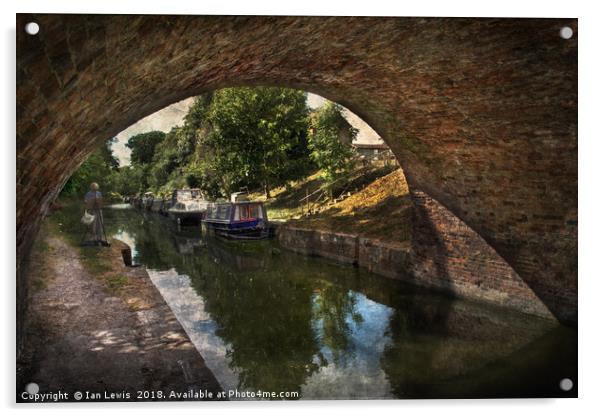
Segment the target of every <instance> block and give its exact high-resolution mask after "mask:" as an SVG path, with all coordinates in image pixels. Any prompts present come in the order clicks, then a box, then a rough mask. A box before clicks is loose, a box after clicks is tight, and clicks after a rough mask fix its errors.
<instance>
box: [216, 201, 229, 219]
mask: <svg viewBox="0 0 602 417" xmlns="http://www.w3.org/2000/svg"><path fill="white" fill-rule="evenodd" d="M215 218H216V219H218V220H230V206H229V205H226V204H224V205H221V206H217V213H216V215H215Z"/></svg>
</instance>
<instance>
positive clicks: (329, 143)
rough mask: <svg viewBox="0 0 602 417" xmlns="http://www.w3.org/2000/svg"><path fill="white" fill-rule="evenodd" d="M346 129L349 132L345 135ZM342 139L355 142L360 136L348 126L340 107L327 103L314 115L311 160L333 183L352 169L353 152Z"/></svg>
mask: <svg viewBox="0 0 602 417" xmlns="http://www.w3.org/2000/svg"><path fill="white" fill-rule="evenodd" d="M344 129H347V130H348V131H347V132H344V131H343V130H344ZM343 136H346V137H348V138H349V139H350V141H349V142H352V141H353V139H355V137H356V136H357V129H355V128H353V127H351V126H350V125H349V124H348V123H346V121H345V119H344V118H343V115H342V107H341V106H339V105H338V104H336V103H333V102H328V103H327V104H325V105H324V106H322V107H321V108H320V109H318V110H317V111H316V112H315V113H313V114H312V116H311V121H310V135H309V149H310V150H311V157H312V159H313V161H314V162H315V163H316V165H317V166H318V167H319V168H320V169H322V170H323V171H324V174H325V177H326V179H327V180H328V181H331V182H332V181H334V180H335V179H337V178H338V177H339V176H340V175H342V174H344V173H345V172H346V171H347V170H348V169H349V168H350V167H351V162H350V158H351V156H353V149H352V148H351V146H350V144H348V143H344V142H343V141H341V138H342V137H343Z"/></svg>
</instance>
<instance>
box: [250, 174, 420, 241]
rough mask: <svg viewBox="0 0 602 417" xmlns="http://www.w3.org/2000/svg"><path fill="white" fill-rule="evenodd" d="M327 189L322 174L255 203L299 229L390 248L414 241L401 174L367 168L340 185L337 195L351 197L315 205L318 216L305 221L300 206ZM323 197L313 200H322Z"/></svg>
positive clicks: (407, 198) (405, 186)
mask: <svg viewBox="0 0 602 417" xmlns="http://www.w3.org/2000/svg"><path fill="white" fill-rule="evenodd" d="M325 187H326V182H325V181H324V180H323V179H322V177H321V172H319V171H318V172H315V173H314V174H312V175H310V176H309V177H307V178H305V179H303V180H300V181H297V182H295V183H291V184H289V185H288V186H287V187H280V188H276V189H273V190H272V191H271V194H272V196H271V198H269V199H266V198H265V196H264V195H262V194H253V195H251V198H252V199H255V200H261V201H264V202H265V205H266V208H267V211H268V216H269V218H270V220H285V221H288V222H290V223H291V224H295V225H298V226H301V227H309V228H316V229H322V230H330V231H334V232H344V233H353V234H360V235H362V236H364V237H369V238H374V239H379V240H383V241H389V242H405V241H407V240H409V238H410V226H411V216H412V211H411V200H410V196H409V189H408V185H407V183H406V180H405V177H404V175H403V172H402V170H401V169H400V168H395V167H371V168H370V167H369V168H368V169H367V170H365V171H361V172H359V173H358V174H357V175H356V176H351V177H350V178H349V179H347V180H346V181H342V182H341V183H340V184H338V185H337V188H336V189H335V190H334V191H333V195H334V196H335V197H336V196H338V195H340V194H341V193H343V192H344V193H347V192H349V193H350V194H351V195H350V196H349V197H347V198H345V199H342V200H341V201H332V200H329V199H327V198H323V199H322V200H321V201H319V202H316V203H313V200H312V204H311V207H312V208H313V211H314V213H313V214H311V215H309V216H306V215H304V213H306V212H307V207H306V204H305V202H304V201H301V200H302V199H303V198H304V197H306V196H307V195H308V194H312V193H314V192H316V190H319V189H321V188H325ZM319 194H320V192H316V193H315V194H314V195H315V196H316V197H318V196H319Z"/></svg>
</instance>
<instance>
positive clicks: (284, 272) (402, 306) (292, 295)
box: [107, 211, 545, 398]
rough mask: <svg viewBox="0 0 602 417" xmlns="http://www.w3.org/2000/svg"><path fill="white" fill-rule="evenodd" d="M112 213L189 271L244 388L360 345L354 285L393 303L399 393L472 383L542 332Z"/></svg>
mask: <svg viewBox="0 0 602 417" xmlns="http://www.w3.org/2000/svg"><path fill="white" fill-rule="evenodd" d="M111 216H116V217H113V219H112V220H110V218H111ZM111 216H108V217H109V220H108V222H107V223H108V227H109V228H113V227H118V228H120V229H122V230H125V231H127V232H128V233H129V234H130V235H131V236H132V237H134V238H135V240H136V246H137V250H138V253H139V259H138V262H140V263H143V264H144V265H146V266H148V267H150V268H154V269H170V268H175V269H176V270H177V271H178V273H180V274H186V275H188V276H189V277H190V278H191V281H192V285H193V287H194V288H195V290H196V291H197V293H198V294H199V295H201V296H202V297H203V299H204V300H205V309H206V310H207V312H208V313H209V314H210V315H211V317H212V318H213V320H214V321H215V322H216V324H217V327H218V330H217V334H218V336H220V337H221V338H222V339H223V341H224V342H225V343H226V344H227V345H228V346H230V347H231V350H230V352H228V357H229V359H230V362H231V365H232V366H233V367H236V368H238V371H239V375H240V382H241V387H242V388H253V389H262V390H269V391H272V390H278V391H281V390H299V389H300V387H301V386H302V385H303V384H304V382H305V381H306V380H307V378H308V377H309V376H311V375H312V374H313V373H315V372H316V371H318V370H319V369H320V367H322V366H326V365H328V362H329V361H332V362H334V363H335V364H336V365H337V366H338V365H341V366H343V365H345V364H346V361H347V360H348V359H351V358H353V354H354V352H355V349H356V347H355V346H354V345H353V331H354V330H355V329H356V328H357V327H358V326H361V325H362V320H363V318H362V316H361V315H360V314H359V312H358V311H357V294H358V293H361V294H365V295H366V296H367V297H368V298H369V299H372V300H374V301H376V302H379V303H381V304H384V305H388V306H392V307H394V312H393V314H392V315H391V317H390V320H389V323H388V330H387V336H388V338H389V339H390V342H389V343H387V345H386V346H385V349H384V352H383V353H382V355H381V357H380V366H381V368H382V370H383V371H384V372H385V373H386V374H387V379H388V380H389V383H390V385H391V388H392V391H393V393H394V394H395V395H396V396H397V397H402V398H404V397H405V398H408V397H414V398H420V397H436V396H439V397H444V396H458V395H461V394H464V395H470V393H471V392H477V388H474V384H472V385H471V381H472V382H475V381H479V380H486V376H487V375H485V374H482V375H481V374H475V372H477V373H478V372H481V371H480V370H481V369H485V366H488V364H495V363H498V362H499V360H501V359H503V358H505V357H507V356H508V355H510V354H512V352H514V351H516V350H517V349H519V348H520V347H521V346H524V345H525V344H526V343H528V342H529V341H530V340H532V339H533V338H534V337H535V336H536V335H540V334H542V332H544V330H545V326H543V327H542V326H541V323H540V322H538V321H537V320H532V318H528V319H524V318H520V317H507V316H505V314H506V313H507V312H503V313H502V314H500V313H499V312H498V313H496V312H492V311H491V310H489V309H487V308H481V307H478V306H476V305H472V304H470V303H468V304H467V303H464V302H461V301H458V300H451V299H449V298H446V297H437V296H433V294H432V293H429V292H426V291H420V290H417V289H416V288H408V287H407V286H404V285H402V284H400V283H398V282H394V281H392V280H383V279H381V278H378V277H375V276H374V275H371V274H366V273H363V272H361V271H360V270H353V269H350V268H345V269H341V268H340V267H338V266H331V265H329V264H328V263H327V262H325V261H324V260H314V259H311V258H304V257H299V256H294V255H290V254H288V253H282V254H279V255H278V254H273V253H272V249H271V248H272V246H271V245H269V244H268V245H266V246H265V247H261V246H259V247H258V248H255V249H254V250H251V251H247V250H241V249H240V248H239V247H236V245H234V246H231V245H227V244H221V243H219V242H209V243H207V246H203V247H201V246H200V245H201V242H200V232H199V231H198V230H192V231H188V232H186V231H183V232H176V231H175V229H174V228H173V225H172V224H171V223H170V222H169V221H168V220H167V219H163V218H161V217H159V216H153V215H151V216H147V217H142V216H140V215H139V214H138V213H136V212H129V213H128V212H125V211H123V212H121V213H119V212H117V211H115V213H114V214H111ZM110 230H112V232H111V233H113V232H114V231H115V230H116V229H110ZM183 247H186V248H193V253H191V251H190V250H188V249H186V250H184V251H182V248H183ZM246 247H248V246H246ZM181 252H183V253H181ZM496 361H497V362H496ZM525 366H526V365H525ZM498 367H499V366H498ZM488 372H495V370H493V371H491V370H488ZM474 375H477V376H474ZM483 375H484V376H483ZM468 376H470V378H471V379H470V380H463V382H462V384H463V386H466V387H472V388H470V389H469V390H468V391H464V392H460V391H459V390H458V389H457V385H458V384H456V382H457V381H459V380H461V379H462V378H464V379H466V378H468ZM479 378H480V379H479ZM508 380H510V379H508ZM467 389H468V388H467ZM471 390H472V391H471ZM492 392H495V391H492Z"/></svg>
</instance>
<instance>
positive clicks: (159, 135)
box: [125, 130, 165, 165]
mask: <svg viewBox="0 0 602 417" xmlns="http://www.w3.org/2000/svg"><path fill="white" fill-rule="evenodd" d="M163 139H165V133H163V132H160V131H157V130H155V131H152V132H147V133H140V134H138V135H134V136H132V137H131V138H129V139H128V141H127V144H126V145H125V146H127V147H128V148H130V149H131V150H132V154H131V156H130V159H131V161H132V164H134V165H135V164H148V163H151V162H152V161H153V156H154V154H155V148H156V147H157V145H158V144H160V143H161V142H162V141H163Z"/></svg>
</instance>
